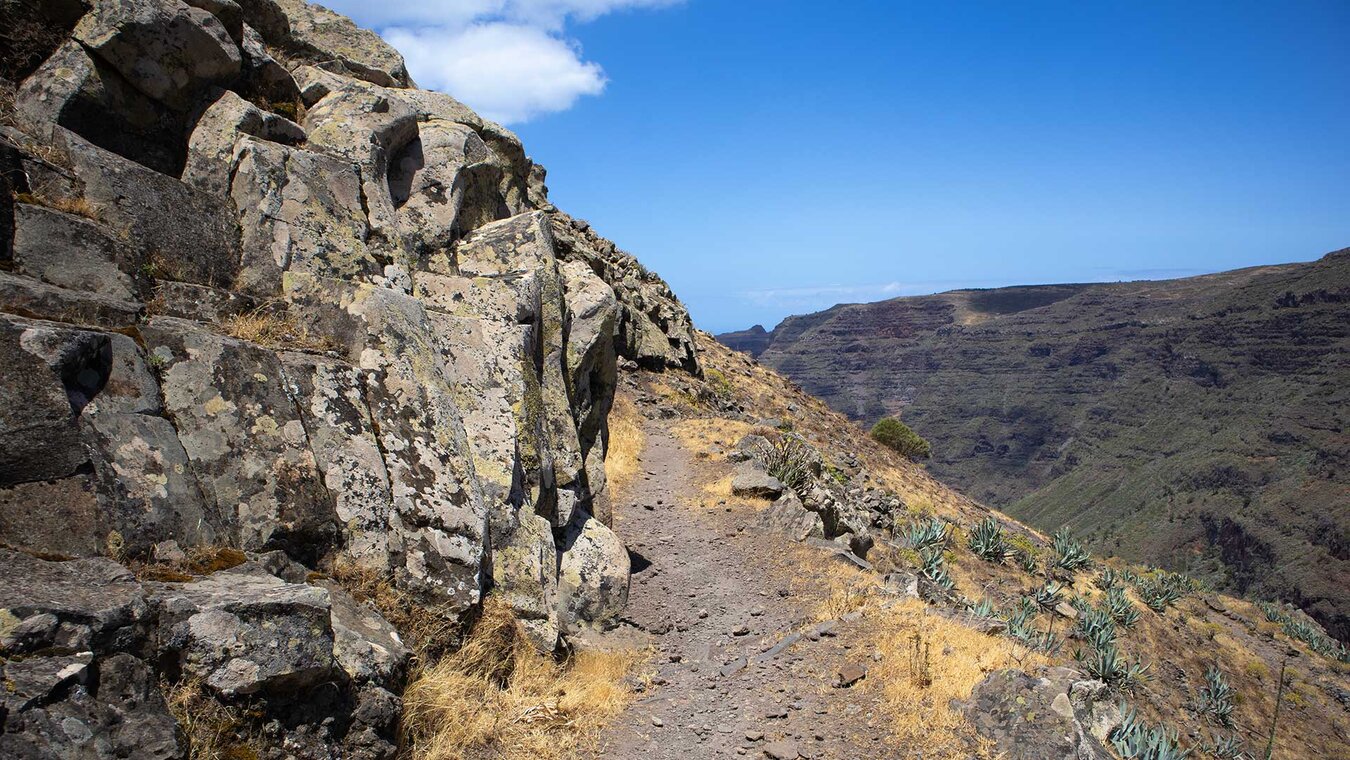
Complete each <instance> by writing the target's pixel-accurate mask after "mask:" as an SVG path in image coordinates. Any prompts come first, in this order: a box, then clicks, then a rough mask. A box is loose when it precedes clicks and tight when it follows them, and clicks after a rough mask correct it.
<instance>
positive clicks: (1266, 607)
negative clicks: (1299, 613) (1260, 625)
mask: <svg viewBox="0 0 1350 760" xmlns="http://www.w3.org/2000/svg"><path fill="white" fill-rule="evenodd" d="M1256 606H1257V607H1260V608H1261V612H1263V613H1265V616H1266V620H1269V621H1270V622H1272V623H1282V622H1284V621H1285V620H1288V619H1289V616H1288V615H1286V614H1284V610H1281V609H1280V607H1279V605H1276V604H1271V603H1270V602H1258V603H1257V605H1256Z"/></svg>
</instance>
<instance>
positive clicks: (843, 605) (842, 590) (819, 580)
mask: <svg viewBox="0 0 1350 760" xmlns="http://www.w3.org/2000/svg"><path fill="white" fill-rule="evenodd" d="M828 562H829V563H830V564H829V566H827V567H825V568H822V569H821V572H820V574H819V575H818V576H816V577H812V578H810V579H805V578H803V579H802V581H805V582H808V583H810V584H811V585H814V586H821V587H824V588H825V589H827V594H826V595H825V597H824V598H823V599H821V600H820V602H819V603H818V604H817V605H816V609H815V619H816V620H817V621H818V622H823V621H826V620H838V619H839V618H841V617H843V616H845V615H847V614H848V613H850V612H854V611H856V610H860V609H863V608H864V607H866V606H867V605H868V603H869V602H870V601H871V599H872V591H873V590H874V589H875V587H876V584H877V579H876V576H875V575H873V574H870V573H864V572H862V571H861V570H858V569H856V568H851V567H846V566H844V565H842V564H840V563H839V562H837V561H835V560H828ZM799 593H800V592H799Z"/></svg>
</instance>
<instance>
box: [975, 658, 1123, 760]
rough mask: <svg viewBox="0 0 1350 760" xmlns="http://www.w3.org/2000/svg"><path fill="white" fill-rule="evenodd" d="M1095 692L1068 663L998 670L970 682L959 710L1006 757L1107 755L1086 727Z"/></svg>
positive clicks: (1089, 759) (1092, 759) (1065, 759)
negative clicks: (1030, 669)
mask: <svg viewBox="0 0 1350 760" xmlns="http://www.w3.org/2000/svg"><path fill="white" fill-rule="evenodd" d="M1099 696H1102V690H1100V689H1096V690H1094V689H1091V688H1089V682H1084V681H1083V676H1082V674H1081V673H1078V672H1077V671H1074V670H1072V669H1070V668H1058V667H1057V668H1042V669H1040V670H1038V671H1037V672H1036V673H1025V672H1022V671H1018V670H1001V671H997V672H995V673H991V674H989V676H987V677H986V678H985V679H984V681H982V682H980V683H979V684H978V685H976V687H975V690H974V691H973V692H972V693H971V695H970V699H969V701H967V702H966V706H965V714H966V719H967V720H968V721H970V723H971V725H972V726H973V727H974V728H975V731H976V732H977V733H978V734H979V735H980V736H982V737H984V738H986V739H989V740H991V741H992V742H993V743H994V746H995V747H996V748H997V749H998V750H999V751H1000V752H1003V753H1005V755H1006V756H1007V757H1009V758H1013V759H1022V758H1025V760H1031V759H1032V758H1036V759H1037V760H1040V759H1041V758H1053V759H1054V760H1108V758H1110V757H1112V755H1111V754H1110V753H1109V752H1108V751H1107V750H1106V749H1105V748H1104V747H1103V746H1102V744H1101V742H1100V741H1099V740H1098V739H1097V738H1096V737H1094V736H1093V734H1092V732H1091V724H1092V720H1093V718H1092V715H1093V710H1094V699H1095V698H1097V697H1099Z"/></svg>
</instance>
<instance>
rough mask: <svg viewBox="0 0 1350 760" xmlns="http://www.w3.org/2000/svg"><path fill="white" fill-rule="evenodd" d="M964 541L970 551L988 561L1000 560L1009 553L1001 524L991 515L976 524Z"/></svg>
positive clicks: (1005, 557)
mask: <svg viewBox="0 0 1350 760" xmlns="http://www.w3.org/2000/svg"><path fill="white" fill-rule="evenodd" d="M966 543H967V544H968V545H969V546H970V550H971V551H973V552H975V553H976V554H977V555H979V556H980V557H982V558H984V559H987V560H989V561H990V562H1002V561H1003V560H1005V559H1007V558H1008V556H1009V555H1010V554H1011V550H1010V548H1009V547H1008V542H1007V541H1004V540H1003V526H1001V525H999V523H998V520H996V519H994V518H993V517H990V518H988V519H986V520H984V521H982V522H981V523H980V524H979V525H976V526H975V529H974V530H972V531H971V532H970V537H969V538H968V539H966Z"/></svg>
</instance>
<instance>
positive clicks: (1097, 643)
mask: <svg viewBox="0 0 1350 760" xmlns="http://www.w3.org/2000/svg"><path fill="white" fill-rule="evenodd" d="M1074 632H1075V633H1076V634H1077V635H1078V636H1079V637H1080V638H1082V639H1083V640H1084V641H1086V642H1087V643H1088V644H1089V645H1091V646H1092V648H1094V649H1101V648H1103V647H1107V646H1111V645H1114V644H1115V643H1116V621H1115V619H1114V618H1112V617H1111V615H1110V614H1109V613H1108V612H1106V611H1105V610H1094V609H1089V610H1087V611H1086V612H1080V613H1079V615H1078V623H1077V624H1076V625H1075V627H1074Z"/></svg>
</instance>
